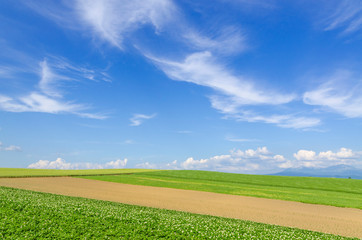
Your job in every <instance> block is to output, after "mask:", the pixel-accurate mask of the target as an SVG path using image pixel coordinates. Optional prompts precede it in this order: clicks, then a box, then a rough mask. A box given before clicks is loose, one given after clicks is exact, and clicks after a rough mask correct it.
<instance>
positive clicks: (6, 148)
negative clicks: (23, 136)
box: [0, 142, 21, 152]
mask: <svg viewBox="0 0 362 240" xmlns="http://www.w3.org/2000/svg"><path fill="white" fill-rule="evenodd" d="M0 151H9V152H21V147H19V146H15V145H10V146H4V144H3V143H2V142H0Z"/></svg>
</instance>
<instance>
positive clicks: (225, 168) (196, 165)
mask: <svg viewBox="0 0 362 240" xmlns="http://www.w3.org/2000/svg"><path fill="white" fill-rule="evenodd" d="M286 162H287V161H286V159H285V158H284V156H282V155H278V154H277V155H274V154H272V153H271V152H269V151H268V149H267V148H266V147H261V148H257V149H256V150H253V149H248V150H245V151H242V150H232V151H230V154H226V155H217V156H213V157H210V158H205V159H200V160H195V159H194V158H192V157H190V158H188V159H187V160H186V161H184V162H182V163H180V167H181V168H182V169H199V170H213V171H222V172H237V173H273V172H277V171H278V170H280V169H281V166H282V165H283V164H285V163H286Z"/></svg>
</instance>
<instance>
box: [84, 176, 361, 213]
mask: <svg viewBox="0 0 362 240" xmlns="http://www.w3.org/2000/svg"><path fill="white" fill-rule="evenodd" d="M82 178H87V179H95V180H102V181H110V182H118V183H127V184H136V185H146V186H157V187H168V188H178V189H186V190H197V191H206V192H215V193H224V194H232V195H243V196H253V197H261V198H270V199H280V200H288V201H297V202H304V203H312V204H323V205H331V206H337V207H350V208H358V209H362V201H361V199H362V181H361V180H355V179H334V178H311V177H283V176H266V175H245V174H231V173H220V172H208V171H190V170H170V171H153V172H140V173H134V174H131V175H118V176H87V177H82Z"/></svg>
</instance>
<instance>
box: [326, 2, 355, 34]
mask: <svg viewBox="0 0 362 240" xmlns="http://www.w3.org/2000/svg"><path fill="white" fill-rule="evenodd" d="M325 22H326V27H325V30H326V31H329V30H335V29H341V30H342V32H343V33H344V34H350V33H353V32H357V31H360V30H361V29H362V4H361V1H359V0H345V1H341V2H340V3H339V4H338V6H336V7H335V8H334V10H333V13H331V15H330V16H328V17H327V18H326V20H325Z"/></svg>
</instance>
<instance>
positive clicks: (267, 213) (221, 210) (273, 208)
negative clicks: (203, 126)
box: [0, 177, 362, 238]
mask: <svg viewBox="0 0 362 240" xmlns="http://www.w3.org/2000/svg"><path fill="white" fill-rule="evenodd" d="M0 185H2V186H7V187H14V188H22V189H27V190H33V191H40V192H48V193H55V194H62V195H67V196H77V197H85V198H92V199H99V200H107V201H113V202H122V203H127V204H133V205H140V206H148V207H156V208H163V209H172V210H178V211H185V212H192V213H199V214H207V215H214V216H222V217H228V218H237V219H244V220H250V221H255V222H262V223H268V224H276V225H281V226H287V227H296V228H301V229H307V230H312V231H318V232H324V233H332V234H337V235H342V236H348V237H358V238H362V210H359V209H351V208H338V207H332V206H323V205H313V204H305V203H299V202H290V201H282V200H274V199H262V198H254V197H244V196H234V195H227V194H218V193H210V192H199V191H192V190H180V189H171V188H160V187H148V186H138V185H129V184H119V183H112V182H103V181H95V180H89V179H79V178H71V177H57V178H13V179H10V178H1V179H0Z"/></svg>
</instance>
